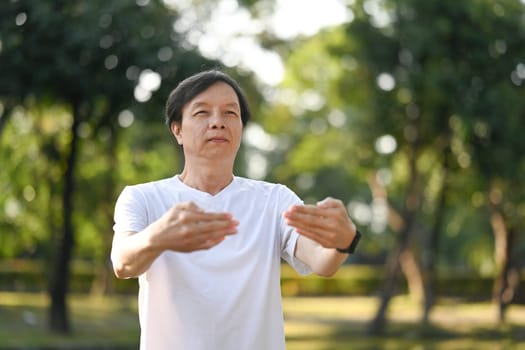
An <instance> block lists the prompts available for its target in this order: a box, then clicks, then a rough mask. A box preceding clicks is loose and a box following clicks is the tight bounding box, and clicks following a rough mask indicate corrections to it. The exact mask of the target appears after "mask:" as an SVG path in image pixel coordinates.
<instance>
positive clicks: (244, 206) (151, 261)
mask: <svg viewBox="0 0 525 350" xmlns="http://www.w3.org/2000/svg"><path fill="white" fill-rule="evenodd" d="M166 107H167V108H166V111H167V112H166V122H167V124H168V126H169V128H170V130H171V132H172V134H173V135H174V137H175V139H176V140H177V142H178V143H179V145H181V147H182V149H183V152H184V168H183V170H182V172H181V173H180V174H178V175H175V176H174V177H172V178H168V179H163V180H159V181H154V182H149V183H145V184H139V185H135V186H127V187H126V188H125V189H124V190H123V191H122V193H121V195H120V196H119V199H118V200H117V204H116V207H115V226H114V231H115V234H114V240H113V247H112V252H111V257H112V261H113V266H114V270H115V274H116V275H117V277H119V278H131V277H138V278H139V286H140V288H139V320H140V326H141V339H140V346H141V349H148V350H164V349H165V350H168V349H169V350H174V349H184V350H193V349H198V350H209V349H246V350H254V349H260V350H277V349H284V348H285V340H284V330H283V313H282V306H281V290H280V263H281V258H283V259H284V260H286V261H287V262H288V263H289V264H291V265H292V266H293V267H294V268H295V269H296V270H297V271H298V272H299V273H301V274H307V273H310V272H314V273H316V274H318V275H321V276H331V275H333V274H334V273H335V272H336V271H337V269H338V268H339V266H340V265H341V264H342V263H343V262H344V260H345V259H346V258H347V253H348V252H351V251H353V249H354V248H355V245H356V244H357V242H358V240H359V234H358V232H357V231H356V229H355V226H354V225H353V223H352V221H351V220H350V218H349V217H348V215H347V212H346V209H345V207H344V205H343V203H342V202H341V201H339V200H336V199H332V198H326V199H325V200H323V201H321V202H319V203H318V204H317V205H315V206H314V205H303V202H302V201H301V200H300V199H299V198H298V197H297V196H296V195H295V194H294V193H293V192H292V191H291V190H289V189H288V188H287V187H285V186H283V185H279V184H271V183H267V182H262V181H255V180H250V179H246V178H241V177H237V176H234V175H233V165H234V161H235V158H236V156H237V152H238V150H239V146H240V143H241V136H242V131H243V126H244V125H245V124H246V122H247V121H248V119H249V117H250V112H249V108H248V105H247V102H246V99H245V97H244V95H243V93H242V90H241V89H240V88H239V86H238V85H237V83H236V82H235V81H234V80H233V79H231V78H230V77H229V76H228V75H226V74H224V73H222V72H220V71H205V72H201V73H199V74H196V75H194V76H191V77H189V78H187V79H186V80H184V81H183V82H181V83H180V84H179V85H178V86H177V87H176V88H175V90H173V92H172V93H171V94H170V96H169V98H168V101H167V106H166Z"/></svg>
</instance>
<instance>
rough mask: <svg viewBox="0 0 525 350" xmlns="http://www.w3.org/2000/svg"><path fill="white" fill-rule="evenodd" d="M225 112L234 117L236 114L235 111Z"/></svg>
mask: <svg viewBox="0 0 525 350" xmlns="http://www.w3.org/2000/svg"><path fill="white" fill-rule="evenodd" d="M226 114H228V115H231V116H234V117H236V116H237V115H238V114H237V112H235V111H227V112H226Z"/></svg>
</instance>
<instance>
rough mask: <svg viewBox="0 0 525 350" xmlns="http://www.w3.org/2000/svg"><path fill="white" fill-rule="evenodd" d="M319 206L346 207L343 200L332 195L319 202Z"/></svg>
mask: <svg viewBox="0 0 525 350" xmlns="http://www.w3.org/2000/svg"><path fill="white" fill-rule="evenodd" d="M317 207H318V208H344V204H343V202H341V201H340V200H339V199H335V198H332V197H326V198H325V199H323V200H322V201H319V202H317Z"/></svg>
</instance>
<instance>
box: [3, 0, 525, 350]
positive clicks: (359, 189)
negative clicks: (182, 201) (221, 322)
mask: <svg viewBox="0 0 525 350" xmlns="http://www.w3.org/2000/svg"><path fill="white" fill-rule="evenodd" d="M210 68H219V69H222V70H224V71H226V72H227V73H229V74H230V75H232V76H233V77H234V78H235V79H237V80H238V81H239V83H240V84H241V85H242V86H243V88H244V89H245V92H246V94H247V96H248V99H249V101H250V103H251V107H252V112H253V116H254V117H253V120H252V121H251V123H249V124H248V125H247V126H246V128H245V132H244V140H243V146H242V149H241V151H240V155H239V157H238V162H237V163H236V175H239V176H247V177H251V178H255V179H263V180H267V181H271V182H280V183H283V184H286V185H287V186H289V187H290V188H291V189H293V190H294V191H295V192H296V193H297V194H298V195H299V196H300V197H302V198H303V199H305V201H306V202H308V203H315V202H316V201H317V200H320V199H322V198H324V197H326V196H333V197H336V198H339V199H341V200H342V201H343V202H344V203H345V204H346V205H347V208H348V211H349V213H350V215H351V216H352V218H354V220H355V222H356V223H357V225H358V226H359V227H360V229H361V231H362V232H363V234H364V237H363V239H362V241H361V244H360V247H359V249H358V251H357V253H356V254H355V255H352V256H350V257H349V259H348V261H347V264H345V265H344V267H343V268H342V269H341V270H340V271H339V272H338V274H336V276H335V277H334V278H331V279H323V278H317V277H311V276H310V277H306V278H305V277H299V276H297V275H296V274H295V273H294V272H292V271H291V270H290V269H289V268H288V267H287V266H283V270H282V288H283V295H284V308H285V321H286V334H287V344H288V348H289V349H348V348H353V349H471V348H478V349H480V348H486V349H525V306H524V303H525V286H524V285H523V284H520V282H521V280H522V279H523V276H524V270H523V269H524V266H525V241H524V239H523V232H524V229H525V180H524V175H525V158H524V155H525V137H524V134H525V1H524V0H472V1H456V0H454V1H453V0H427V1H418V0H346V1H343V0H341V1H338V0H303V1H299V0H220V1H210V0H195V1H191V0H136V1H131V0H91V1H86V0H78V1H67V0H54V1H51V0H46V1H36V0H4V1H2V2H1V3H0V349H99V348H100V349H135V348H137V347H138V345H137V344H138V318H137V312H136V300H135V298H136V292H137V281H136V280H125V281H122V280H117V279H116V278H115V277H114V276H113V273H112V270H111V263H110V261H109V251H110V246H111V239H112V225H113V206H114V202H115V200H116V197H117V196H118V194H119V193H120V191H121V190H122V188H123V187H124V186H125V185H127V184H134V183H140V182H146V181H151V180H155V179H160V178H163V177H169V176H172V175H174V174H175V173H177V172H179V171H180V170H181V169H182V155H181V154H180V151H179V149H178V147H177V146H176V144H175V142H174V141H173V139H172V137H171V136H170V133H169V130H168V128H167V127H166V126H165V125H164V123H163V113H164V104H165V100H166V98H167V96H168V94H169V92H170V91H171V90H172V89H173V88H174V87H175V86H176V84H177V83H178V82H179V81H180V80H182V79H184V78H185V77H187V76H189V75H191V74H193V73H195V72H198V71H200V70H203V69H210Z"/></svg>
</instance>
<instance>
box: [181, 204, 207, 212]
mask: <svg viewBox="0 0 525 350" xmlns="http://www.w3.org/2000/svg"><path fill="white" fill-rule="evenodd" d="M175 208H176V209H179V210H189V211H195V212H204V210H203V209H202V208H200V207H199V206H198V205H197V204H195V203H194V202H182V203H177V204H176V205H175Z"/></svg>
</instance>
